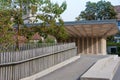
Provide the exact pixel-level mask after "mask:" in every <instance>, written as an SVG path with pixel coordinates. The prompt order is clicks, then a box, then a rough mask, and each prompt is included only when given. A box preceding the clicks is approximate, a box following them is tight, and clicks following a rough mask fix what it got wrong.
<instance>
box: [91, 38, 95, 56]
mask: <svg viewBox="0 0 120 80" xmlns="http://www.w3.org/2000/svg"><path fill="white" fill-rule="evenodd" d="M93 46H94V44H93V37H92V38H91V53H92V54H94V51H93V50H94V49H93Z"/></svg>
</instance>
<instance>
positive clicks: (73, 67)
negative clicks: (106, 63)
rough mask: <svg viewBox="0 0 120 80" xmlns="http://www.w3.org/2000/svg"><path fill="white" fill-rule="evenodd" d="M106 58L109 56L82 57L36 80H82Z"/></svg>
mask: <svg viewBox="0 0 120 80" xmlns="http://www.w3.org/2000/svg"><path fill="white" fill-rule="evenodd" d="M104 57H107V56H101V55H99V56H98V55H91V56H90V55H88V56H86V55H82V56H81V58H80V59H78V60H76V61H75V62H73V63H70V64H68V65H66V66H64V67H62V68H60V69H58V70H56V71H54V72H52V73H50V74H48V75H46V76H43V77H41V78H38V79H36V80H80V76H81V75H82V74H84V73H85V72H86V71H87V70H88V69H89V68H90V67H91V66H92V65H93V64H94V63H95V62H96V61H97V60H99V59H101V58H104Z"/></svg>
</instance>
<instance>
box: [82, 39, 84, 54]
mask: <svg viewBox="0 0 120 80" xmlns="http://www.w3.org/2000/svg"><path fill="white" fill-rule="evenodd" d="M82 54H84V37H82Z"/></svg>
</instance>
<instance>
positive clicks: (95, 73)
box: [81, 55, 120, 80]
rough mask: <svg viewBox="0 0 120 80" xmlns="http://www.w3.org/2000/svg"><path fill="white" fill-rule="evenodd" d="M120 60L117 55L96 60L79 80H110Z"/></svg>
mask: <svg viewBox="0 0 120 80" xmlns="http://www.w3.org/2000/svg"><path fill="white" fill-rule="evenodd" d="M119 63H120V59H119V57H118V56H117V55H111V56H109V57H107V58H104V59H101V60H98V61H97V62H96V63H95V64H94V65H93V66H92V67H91V68H90V69H89V70H88V71H87V72H86V73H85V74H83V75H82V76H81V80H112V78H113V76H114V74H115V72H116V70H117V68H118V66H119Z"/></svg>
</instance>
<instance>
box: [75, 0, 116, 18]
mask: <svg viewBox="0 0 120 80" xmlns="http://www.w3.org/2000/svg"><path fill="white" fill-rule="evenodd" d="M115 16H116V12H115V11H114V7H113V6H112V4H111V3H110V2H106V1H103V0H101V1H98V2H97V3H94V2H90V1H89V2H87V3H86V9H85V10H84V11H82V12H81V13H80V15H79V16H78V17H77V20H80V18H81V19H85V20H98V19H99V20H104V19H115V18H116V17H115Z"/></svg>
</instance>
